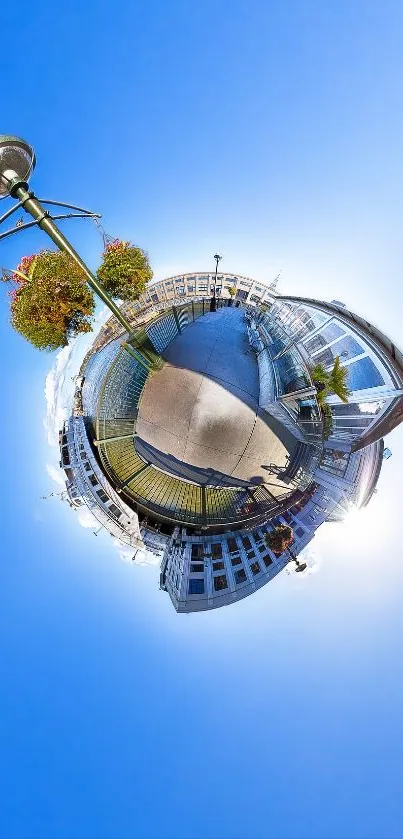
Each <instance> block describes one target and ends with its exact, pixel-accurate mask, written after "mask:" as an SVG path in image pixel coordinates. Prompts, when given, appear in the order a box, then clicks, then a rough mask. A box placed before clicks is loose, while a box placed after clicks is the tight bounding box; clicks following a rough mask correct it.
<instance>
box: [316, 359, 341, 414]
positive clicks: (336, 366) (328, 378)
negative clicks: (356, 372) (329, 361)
mask: <svg viewBox="0 0 403 839" xmlns="http://www.w3.org/2000/svg"><path fill="white" fill-rule="evenodd" d="M347 376H348V371H347V369H346V367H342V366H341V364H340V358H339V356H338V355H336V358H335V359H334V363H333V367H332V369H331V370H325V368H324V366H323V364H315V367H313V368H312V370H311V378H312V381H313V383H314V385H315V387H316V392H317V399H318V402H319V404H320V405H323V404H324V402H325V399H326V396H329V394H330V393H335V394H336V396H338V397H339V399H341V401H342V402H348V397H349V393H350V392H349V389H348V387H347Z"/></svg>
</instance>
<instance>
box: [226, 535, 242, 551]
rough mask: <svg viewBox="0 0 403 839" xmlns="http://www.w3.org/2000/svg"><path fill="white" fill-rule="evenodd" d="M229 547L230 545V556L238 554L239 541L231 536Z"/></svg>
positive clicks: (228, 540)
mask: <svg viewBox="0 0 403 839" xmlns="http://www.w3.org/2000/svg"><path fill="white" fill-rule="evenodd" d="M227 545H228V550H229V552H230V554H234V553H236V551H238V550H239V548H238V545H237V541H236V539H234V538H233V536H230V538H229V539H227Z"/></svg>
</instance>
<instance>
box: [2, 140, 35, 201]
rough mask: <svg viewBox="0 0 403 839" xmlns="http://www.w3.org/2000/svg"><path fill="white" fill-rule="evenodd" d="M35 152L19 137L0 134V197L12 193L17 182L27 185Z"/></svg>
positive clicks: (33, 165)
mask: <svg viewBox="0 0 403 839" xmlns="http://www.w3.org/2000/svg"><path fill="white" fill-rule="evenodd" d="M35 163H36V160H35V152H34V150H33V148H32V146H30V145H29V143H26V142H25V140H22V139H21V137H11V136H9V135H7V134H0V198H5V197H6V196H7V195H12V194H13V190H14V188H15V186H16V185H17V184H19V185H22V184H24V185H25V186H27V185H28V179H29V176H30V174H31V172H32V171H33V169H34V168H35Z"/></svg>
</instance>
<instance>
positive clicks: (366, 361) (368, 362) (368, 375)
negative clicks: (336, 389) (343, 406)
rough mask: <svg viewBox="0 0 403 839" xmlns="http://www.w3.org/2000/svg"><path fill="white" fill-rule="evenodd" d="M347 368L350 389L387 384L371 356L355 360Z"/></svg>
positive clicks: (362, 388)
mask: <svg viewBox="0 0 403 839" xmlns="http://www.w3.org/2000/svg"><path fill="white" fill-rule="evenodd" d="M346 369H347V373H348V375H347V387H348V388H349V390H352V391H354V390H366V388H370V387H379V386H380V385H383V384H385V382H384V380H383V378H382V376H381V374H380V372H379V370H378V369H377V368H376V367H375V364H374V362H373V361H372V359H371V358H368V357H367V358H360V359H359V361H353V362H352V363H351V364H349V365H348V367H347V368H346Z"/></svg>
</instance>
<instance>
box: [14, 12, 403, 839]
mask: <svg viewBox="0 0 403 839" xmlns="http://www.w3.org/2000/svg"><path fill="white" fill-rule="evenodd" d="M2 33H3V66H2V113H3V127H2V130H3V131H4V132H5V133H15V134H20V135H22V136H23V137H26V138H27V139H28V140H29V141H30V142H32V143H33V144H34V145H35V148H36V151H37V157H38V164H37V170H36V172H35V176H34V179H33V186H34V188H35V189H36V191H37V193H38V194H39V195H40V196H42V197H45V198H46V197H52V198H54V197H55V198H61V199H65V200H66V201H72V202H77V203H79V204H83V205H87V206H89V207H90V208H91V209H94V210H97V211H99V212H101V213H102V214H103V216H104V224H105V227H106V229H107V230H108V231H109V232H110V233H112V234H114V235H119V236H122V237H123V238H130V239H132V240H133V241H134V242H135V243H137V244H139V245H141V246H142V247H144V248H146V249H147V250H148V251H149V254H150V259H151V262H152V264H153V266H154V271H155V276H156V278H161V277H163V276H165V275H168V274H171V273H174V272H177V271H181V270H187V271H191V270H205V269H207V268H209V267H211V266H212V262H213V260H212V254H213V253H215V251H216V250H217V249H218V250H219V251H220V252H221V253H223V255H224V259H223V262H222V267H223V269H226V270H228V271H236V272H238V273H245V274H248V275H251V276H254V277H256V278H259V277H260V278H265V279H272V278H273V277H274V276H275V275H276V274H277V273H278V272H279V270H282V289H283V291H285V292H293V293H304V294H306V295H311V296H313V297H315V296H317V297H323V298H324V299H332V298H334V297H337V299H341V300H343V301H344V302H345V303H346V304H348V305H349V306H351V308H353V309H354V308H355V309H357V310H358V311H360V313H363V314H365V315H366V316H367V317H368V319H369V320H373V321H374V322H375V323H376V324H378V325H379V326H380V327H381V328H383V329H384V330H385V331H386V332H388V333H389V334H390V335H391V337H393V338H394V339H395V340H396V341H397V343H400V346H402V343H403V340H402V337H401V308H402V303H403V299H402V298H403V294H402V285H401V274H402V267H403V245H402V236H401V227H402V210H401V195H402V187H403V171H402V153H401V150H402V147H403V117H402V114H403V108H402V104H403V102H402V99H403V87H402V71H403V57H402V56H403V50H402V35H403V6H402V4H401V3H400V2H382V3H381V2H368V0H366V1H365V2H364V1H363V0H356V1H355V2H354V3H348V2H337V3H336V2H327V3H322V2H314V0H312V2H293V1H292V0H290V2H288V3H280V2H278V3H274V2H256V0H255V2H248V3H247V2H238V0H232V2H231V3H227V2H224V0H218V2H211V1H210V0H207V2H203V3H199V2H176V0H171V2H159V1H158V0H153V2H150V3H138V2H130V3H129V2H121V3H119V4H112V3H110V2H102V0H100V1H99V2H92V0H87V2H86V3H81V2H80V3H79V2H76V0H72V2H69V3H68V4H67V3H66V4H63V5H62V6H60V5H59V4H56V5H55V4H51V3H50V2H48V0H43V2H41V3H40V4H34V5H33V4H32V3H28V2H26V0H21V2H20V3H19V4H18V6H16V7H15V10H14V8H13V6H12V4H11V3H7V4H6V6H5V8H2ZM66 229H67V228H66ZM68 233H69V235H70V236H71V239H72V240H73V241H74V243H75V244H76V245H77V246H78V247H79V248H80V250H81V252H82V254H83V256H84V257H85V258H86V259H87V260H88V262H89V263H90V264H91V265H92V266H94V267H95V266H96V265H97V260H98V259H99V253H100V246H101V243H100V239H99V236H98V234H97V233H96V231H95V230H94V229H93V227H92V226H91V225H90V223H89V222H86V221H83V222H70V225H69V227H68ZM24 235H25V238H24ZM45 245H46V242H45V240H44V238H43V237H42V234H41V233H39V232H34V233H32V232H30V233H26V234H21V235H20V236H19V237H15V238H13V239H11V240H9V241H7V242H6V243H1V259H0V263H1V264H2V265H4V266H6V267H9V268H12V267H14V266H15V265H16V263H17V262H18V261H19V258H20V256H21V255H23V254H27V253H31V252H33V251H34V250H36V249H38V248H39V247H41V246H45ZM7 318H8V314H7V298H6V293H5V292H4V291H3V294H2V295H1V296H0V340H1V346H2V358H3V365H2V398H3V411H2V429H3V494H2V505H1V524H2V543H3V551H2V585H1V595H0V597H1V609H0V629H1V637H2V644H1V649H2V655H1V670H2V692H1V702H0V705H1V713H0V731H1V735H0V743H1V749H0V769H1V785H0V837H1V839H53V837H57V839H70V837H72V838H73V839H92V837H95V839H109V837H111V839H112V837H136V839H137V837H138V839H142V837H158V839H160V838H161V839H170V837H181V838H182V837H183V839H187V837H190V839H199V837H200V839H204V837H206V839H233V837H242V839H243V837H245V838H247V839H254V837H256V839H266V837H270V839H271V837H273V839H274V837H280V839H281V837H284V839H288V838H289V837H290V838H292V839H294V837H295V839H305V838H306V837H308V839H310V837H312V839H314V837H315V839H316V837H317V839H322V838H323V839H339V837H342V839H350V837H354V839H355V837H357V839H358V838H360V839H361V837H362V839H367V837H369V839H372V837H376V839H378V837H379V839H384V837H385V839H398V837H401V836H402V835H403V804H402V801H401V790H400V782H399V776H401V772H402V748H403V735H402V725H401V705H402V676H401V666H400V649H401V642H402V639H403V618H402V610H401V591H402V583H403V569H402V563H401V548H400V540H399V524H398V523H399V520H400V517H401V505H400V492H399V490H400V482H401V463H402V458H403V435H402V432H401V430H397V431H395V432H394V433H393V434H392V435H391V436H390V437H389V438H388V445H389V446H390V448H391V449H392V451H393V457H392V459H391V460H390V461H388V462H387V463H386V464H385V466H384V469H383V472H382V475H381V478H380V481H379V488H378V492H377V494H376V496H374V498H373V501H372V503H371V505H370V507H369V508H368V510H367V511H365V513H363V514H362V518H361V519H360V522H359V528H360V529H359V530H357V527H358V524H357V527H356V526H354V527H351V526H350V528H348V527H347V528H344V529H343V528H341V527H338V526H337V525H329V526H327V527H324V528H322V530H321V532H320V533H319V534H318V535H317V536H316V537H315V540H314V542H313V544H312V550H313V551H314V553H315V558H316V561H317V568H318V571H317V573H316V574H312V575H309V576H308V577H307V578H306V579H299V578H298V575H297V576H295V575H294V576H289V575H287V574H283V575H281V576H280V577H279V578H277V579H276V580H274V581H273V582H272V583H271V584H270V585H268V586H267V587H265V588H264V589H263V590H261V591H260V592H258V593H257V594H256V595H254V596H252V597H250V598H248V599H247V600H246V601H243V602H240V603H238V604H236V605H233V606H231V607H230V608H226V609H222V610H217V611H216V612H213V613H211V614H202V615H194V616H185V615H184V616H178V615H176V613H175V612H174V610H173V609H172V607H171V604H170V602H169V599H168V596H167V595H164V594H163V593H161V592H160V591H159V590H158V572H157V569H156V568H155V567H150V566H147V567H139V568H134V567H132V566H129V565H128V564H125V563H123V562H121V561H120V559H119V556H118V552H117V551H116V549H115V548H114V547H113V546H112V545H111V543H110V540H109V539H108V538H107V537H106V536H104V535H103V534H102V533H101V534H99V535H98V536H97V537H95V536H94V535H93V533H92V530H91V528H87V529H83V528H80V527H79V526H78V523H77V519H76V518H75V517H74V515H73V513H72V512H71V511H70V510H69V509H68V508H67V507H66V506H65V505H63V504H62V503H61V502H60V501H59V500H58V499H50V500H49V501H46V502H44V501H41V500H40V496H41V495H43V494H46V492H50V491H52V489H53V488H54V484H53V483H52V481H51V479H50V477H49V476H48V474H47V472H46V463H48V462H50V461H52V458H53V459H54V457H55V453H54V452H53V453H52V451H51V450H50V449H49V447H48V444H47V438H46V431H45V428H44V424H43V420H44V415H45V410H46V405H45V396H44V386H45V377H46V375H47V374H48V373H49V370H50V368H51V367H52V366H53V365H54V363H55V356H54V355H47V354H40V353H37V352H35V351H34V350H33V349H32V348H31V347H30V346H29V345H27V344H25V343H24V342H23V341H22V339H20V338H19V337H18V336H17V335H16V334H14V333H13V332H12V331H11V329H10V327H9V325H8V322H7ZM357 533H358V536H357Z"/></svg>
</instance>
